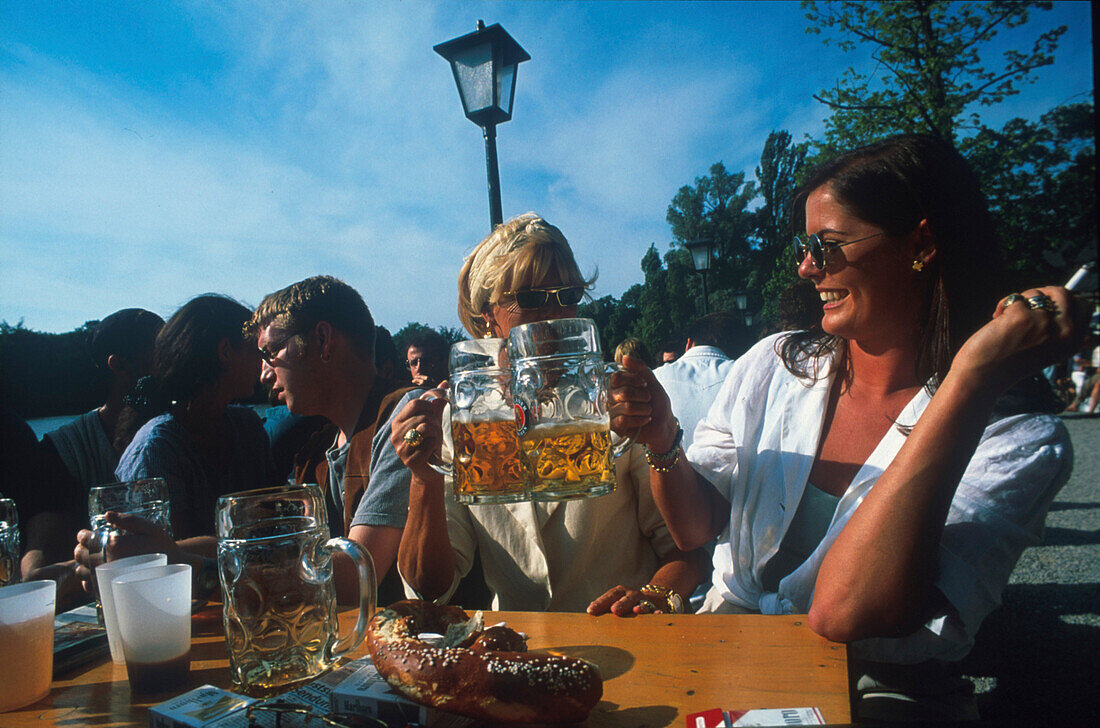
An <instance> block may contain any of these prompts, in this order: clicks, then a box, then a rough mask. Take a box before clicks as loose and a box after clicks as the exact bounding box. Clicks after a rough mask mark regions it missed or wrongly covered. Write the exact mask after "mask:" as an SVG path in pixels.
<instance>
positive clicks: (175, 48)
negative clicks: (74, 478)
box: [0, 0, 1093, 332]
mask: <svg viewBox="0 0 1100 728" xmlns="http://www.w3.org/2000/svg"><path fill="white" fill-rule="evenodd" d="M479 18H483V19H484V20H485V22H486V24H492V23H500V24H502V25H503V26H504V27H505V29H507V30H508V32H509V33H510V34H511V35H512V36H513V37H514V38H515V39H516V40H517V41H518V42H519V43H520V44H521V45H522V46H523V47H524V48H525V49H526V50H527V52H528V53H530V55H531V57H532V60H531V61H530V62H528V63H525V64H523V65H521V66H520V69H519V74H518V84H517V89H516V101H515V112H514V115H513V118H512V121H510V122H508V123H507V124H504V125H501V126H500V127H498V150H499V157H500V176H501V188H502V197H503V208H504V215H505V217H510V216H512V215H515V214H519V213H521V212H526V211H529V210H534V211H537V212H540V213H541V214H543V215H544V216H545V217H546V218H547V219H549V220H550V221H551V222H553V223H555V224H556V225H558V226H559V227H560V228H561V229H562V231H563V232H564V233H565V235H566V236H567V237H568V238H569V239H570V242H571V243H572V245H573V247H574V250H575V251H576V255H577V259H578V261H579V262H580V264H581V267H582V269H584V270H585V271H586V272H589V271H591V270H593V269H598V271H599V280H598V281H597V284H596V290H595V291H594V295H596V296H602V295H607V294H611V295H614V296H619V295H621V293H622V292H623V291H624V290H625V289H626V288H628V287H629V286H631V285H633V284H634V283H638V282H640V280H641V277H642V276H641V271H640V268H639V261H640V260H641V257H642V255H643V254H644V253H645V251H646V249H647V248H648V247H649V245H650V244H651V243H656V244H657V247H658V249H659V250H660V251H661V252H662V253H664V252H665V251H666V250H667V249H668V243H669V241H670V240H671V233H670V230H669V226H668V224H667V223H666V222H665V213H666V210H667V207H668V204H669V202H670V200H671V199H672V197H673V196H674V195H675V193H676V191H677V190H678V189H679V188H680V187H681V186H682V185H685V184H691V183H692V182H693V181H694V179H695V178H696V177H698V176H701V175H705V174H706V172H707V170H708V169H709V167H710V166H711V165H712V164H713V163H714V162H717V161H722V162H724V163H725V165H726V166H727V168H729V169H731V170H734V171H746V172H747V173H748V174H749V175H750V176H751V175H752V171H753V169H754V168H755V165H756V163H757V161H758V159H759V155H760V150H761V148H762V147H763V143H764V140H765V138H766V137H767V135H768V133H769V132H770V131H771V130H773V129H787V130H788V131H790V132H791V133H792V134H794V135H795V137H796V138H801V137H802V136H803V135H805V134H810V135H817V134H820V133H821V131H822V128H823V126H822V120H823V119H824V118H825V116H826V111H825V109H824V108H823V107H822V106H821V105H820V104H818V103H816V102H815V101H813V99H812V98H811V95H812V94H813V93H815V92H817V91H819V90H820V89H822V88H824V87H826V86H828V85H830V84H831V83H832V82H833V81H834V80H835V79H836V78H837V77H839V75H840V73H841V72H842V71H843V70H844V68H846V67H848V66H849V65H854V66H856V67H857V68H859V69H860V70H863V71H867V72H869V71H871V70H873V62H871V61H870V60H869V56H868V55H867V54H866V52H864V51H859V52H855V53H849V54H843V53H840V52H839V51H837V50H835V49H833V48H828V47H825V46H824V45H822V43H821V39H820V37H819V36H813V35H807V34H805V32H804V30H805V27H806V24H807V21H806V20H805V17H804V14H803V11H802V10H801V8H800V6H799V4H798V3H796V2H719V3H710V2H706V3H704V2H640V3H638V2H549V1H542V2H539V1H534V2H515V1H500V2H442V1H434V2H433V1H425V2H396V1H394V0H372V1H371V2H326V1H320V0H319V1H317V2H308V3H307V2H232V1H227V2H199V1H196V2H164V3H150V2H140V1H135V2H121V1H116V2H94V3H93V2H71V1H62V0H58V1H57V2H35V1H32V0H20V1H19V2H16V1H15V0H8V1H5V2H2V3H0V267H2V269H3V275H2V276H0V319H3V320H6V321H7V322H8V323H11V324H15V323H17V322H19V321H23V323H24V325H25V326H26V327H27V328H31V329H35V330H40V331H54V332H61V331H68V330H71V329H73V328H75V327H77V326H80V325H81V324H82V323H84V322H85V321H87V320H91V319H98V318H102V317H103V316H105V315H107V314H109V313H111V312H112V311H114V310H117V309H119V308H124V307H128V306H141V307H144V308H149V309H151V310H153V311H156V312H157V313H160V314H161V315H163V316H166V317H167V316H168V315H170V314H171V313H172V312H173V311H174V310H175V309H176V308H177V307H179V306H180V305H182V304H183V303H184V302H186V301H187V300H188V299H189V298H191V297H192V296H194V295H197V294H199V293H203V292H207V291H215V292H220V293H226V294H228V295H231V296H233V297H234V298H237V299H238V300H241V301H242V302H244V303H245V304H247V305H251V306H254V305H255V304H257V303H259V301H260V299H261V298H262V297H263V296H264V295H265V294H266V293H269V292H271V291H273V290H276V289H278V288H281V287H283V286H285V285H287V284H289V283H292V282H294V281H296V280H299V279H301V278H304V277H306V276H309V275H314V274H319V273H327V274H333V275H336V276H339V277H341V278H343V279H344V280H346V281H348V282H349V283H350V284H352V285H353V286H355V287H356V288H357V289H358V290H359V291H360V293H362V294H363V297H364V299H365V300H366V301H367V304H368V305H369V306H370V308H371V311H372V312H373V313H374V315H375V318H376V320H377V321H378V322H379V323H381V324H384V325H386V326H387V327H389V328H390V330H391V331H396V330H397V329H400V328H401V327H402V326H404V325H405V324H406V323H407V322H409V321H421V322H424V323H427V324H429V325H432V326H439V325H447V326H458V319H457V316H456V315H455V304H456V298H457V296H456V293H455V281H456V278H457V275H458V270H459V268H460V266H461V264H462V258H463V256H464V255H466V254H467V253H468V252H469V251H470V250H471V249H472V247H473V246H474V245H476V244H477V242H478V241H479V240H480V239H481V238H482V237H484V235H485V234H487V232H488V226H489V221H488V202H487V193H486V182H485V158H484V144H483V142H482V139H481V132H480V130H479V129H478V128H477V127H476V126H475V125H474V124H472V123H470V122H469V121H467V120H466V119H465V117H464V116H463V115H462V111H461V106H460V103H459V99H458V93H457V91H456V89H455V86H454V82H453V80H452V78H451V74H450V71H449V69H448V68H447V64H446V63H445V62H444V61H443V59H442V58H440V57H439V56H437V55H436V54H435V53H434V52H433V51H432V46H433V45H435V44H437V43H440V42H442V41H445V40H448V39H450V38H453V37H456V36H459V35H462V34H465V33H467V32H470V31H472V30H473V29H474V25H475V23H476V21H477V19H479ZM1059 24H1067V25H1069V26H1070V31H1069V32H1068V33H1067V34H1066V36H1064V38H1063V41H1062V44H1061V46H1060V48H1059V50H1058V54H1057V62H1056V63H1055V64H1054V65H1053V66H1051V67H1048V68H1046V69H1042V70H1041V71H1040V72H1039V73H1038V74H1037V78H1038V82H1037V83H1035V84H1033V85H1030V86H1027V87H1025V89H1024V92H1023V93H1022V94H1020V95H1019V96H1017V97H1014V98H1012V99H1011V100H1010V101H1008V102H1007V103H1005V104H1002V105H1000V106H999V107H996V108H994V109H988V110H983V115H984V118H985V119H986V121H987V123H989V124H990V125H994V126H996V125H999V124H1000V123H1002V122H1003V121H1004V120H1006V119H1008V118H1011V117H1013V116H1023V117H1025V118H1032V119H1034V118H1037V117H1038V116H1039V115H1040V114H1041V113H1042V112H1044V111H1046V110H1047V109H1049V108H1051V107H1052V106H1055V105H1057V104H1059V103H1062V102H1064V101H1067V100H1071V99H1074V100H1085V99H1087V98H1089V96H1088V95H1087V94H1088V93H1090V92H1091V91H1092V88H1093V78H1092V56H1091V53H1092V51H1091V35H1092V32H1091V31H1092V28H1091V19H1090V12H1089V4H1088V3H1087V2H1056V3H1055V9H1054V10H1053V11H1051V12H1047V13H1044V12H1039V13H1035V14H1033V21H1032V27H1031V28H1024V29H1018V30H1016V31H1011V32H1006V33H1004V34H1002V35H1001V36H999V38H998V41H999V42H1001V41H1003V42H1005V43H1008V44H1010V43H1012V42H1013V39H1014V38H1027V39H1028V44H1030V39H1031V38H1033V37H1034V36H1035V35H1036V34H1037V33H1038V32H1039V31H1040V30H1044V29H1047V28H1049V27H1053V26H1055V25H1059Z"/></svg>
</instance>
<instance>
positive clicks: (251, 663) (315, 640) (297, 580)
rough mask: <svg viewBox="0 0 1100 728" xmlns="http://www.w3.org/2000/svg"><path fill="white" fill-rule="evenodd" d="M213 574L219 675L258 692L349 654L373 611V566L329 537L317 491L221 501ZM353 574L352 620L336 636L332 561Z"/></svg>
mask: <svg viewBox="0 0 1100 728" xmlns="http://www.w3.org/2000/svg"><path fill="white" fill-rule="evenodd" d="M216 521H217V528H218V570H219V572H220V576H221V585H222V596H223V602H224V605H225V607H224V617H225V636H226V643H227V646H228V648H229V672H230V677H231V679H232V681H233V683H234V685H235V686H236V689H238V690H240V691H242V692H246V693H248V694H251V695H268V694H271V693H275V692H279V691H282V690H286V689H288V688H290V687H292V686H294V685H295V684H297V683H301V682H304V681H307V680H310V679H312V678H314V677H316V676H317V675H319V674H321V673H322V672H324V671H326V670H328V669H329V668H330V667H332V666H333V665H334V664H335V662H336V659H337V658H338V657H340V656H341V655H343V654H344V653H346V652H348V651H349V650H352V649H354V648H355V647H356V646H357V645H358V644H359V643H360V642H361V641H362V640H363V636H364V634H365V632H366V626H367V622H368V621H369V620H370V618H371V616H372V614H373V611H374V598H375V597H374V593H375V579H374V565H373V563H372V562H371V560H370V554H369V553H367V552H366V551H365V550H364V549H363V548H362V547H360V546H359V545H358V544H356V543H354V542H352V541H348V540H347V539H343V538H329V530H328V521H327V517H326V514H325V504H324V499H323V496H322V495H321V490H320V488H319V487H318V486H316V485H305V486H283V487H279V488H265V489H261V490H257V491H246V492H242V493H234V494H231V495H228V496H223V497H222V498H220V499H219V500H218V506H217V509H216ZM334 551H342V552H344V553H345V554H346V555H348V556H349V557H351V558H352V559H353V560H354V561H355V562H356V566H357V568H358V571H359V585H360V605H359V607H360V609H359V621H358V623H357V624H356V628H355V631H354V633H353V634H351V635H350V636H347V637H345V638H344V639H342V640H341V639H338V626H339V623H338V620H337V615H336V592H335V586H334V584H333V568H332V557H333V552H334Z"/></svg>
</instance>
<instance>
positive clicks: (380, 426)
mask: <svg viewBox="0 0 1100 728" xmlns="http://www.w3.org/2000/svg"><path fill="white" fill-rule="evenodd" d="M248 329H249V330H250V331H251V332H255V333H256V335H257V345H258V346H259V349H260V356H261V358H262V359H263V361H264V363H263V371H262V375H261V379H262V380H264V381H265V382H267V383H269V384H270V385H271V389H272V396H273V397H277V398H280V399H282V400H283V401H285V402H286V405H287V407H288V408H289V409H290V411H291V412H292V413H293V414H297V415H321V416H323V417H324V418H325V419H327V420H328V421H329V422H330V423H331V424H330V425H329V426H327V427H325V428H324V429H322V430H320V431H319V432H317V433H316V434H314V435H313V437H311V438H310V440H309V442H308V443H307V444H306V446H305V447H304V448H303V449H302V450H301V451H300V452H299V453H298V456H297V457H296V458H295V473H294V478H295V480H296V482H299V483H318V484H319V485H320V486H321V488H322V490H324V491H325V494H326V501H327V503H328V506H329V524H330V528H332V529H333V531H334V532H342V533H343V534H345V535H346V536H347V537H348V538H349V539H351V540H352V541H355V542H356V543H358V544H359V545H361V546H363V547H364V548H366V549H367V551H369V552H370V555H371V558H372V559H373V561H374V565H375V569H376V570H377V575H378V579H379V602H380V603H383V604H385V603H387V602H388V601H392V600H394V599H398V598H400V596H401V593H402V589H401V586H400V582H399V580H397V577H396V574H395V573H394V574H392V575H391V577H390V578H389V579H386V578H385V577H386V575H387V574H388V573H390V572H391V568H390V567H391V566H392V564H393V562H394V559H395V557H396V555H397V546H398V544H399V543H400V540H401V533H402V530H403V529H404V527H405V519H406V516H407V514H408V494H409V481H410V473H409V471H408V469H407V468H406V467H405V465H404V464H403V463H402V462H401V460H400V459H399V458H398V457H397V454H396V452H395V451H394V448H393V445H391V444H390V438H389V435H390V418H391V416H392V415H393V413H394V412H395V411H397V410H398V409H400V407H401V406H402V405H403V404H404V403H405V402H407V401H408V400H410V399H413V398H415V397H416V396H418V395H419V394H420V393H422V391H423V390H420V389H413V388H409V387H396V386H395V385H394V384H393V383H392V382H390V381H386V380H383V379H380V378H379V377H378V376H377V370H376V368H375V364H374V346H375V326H374V321H373V319H372V317H371V314H370V310H369V309H368V308H367V306H366V304H365V303H363V299H362V298H361V297H360V296H359V294H358V293H357V292H356V291H355V289H353V288H352V287H351V286H349V285H347V284H346V283H344V282H343V281H340V280H337V279H336V278H332V277H330V276H317V277H314V278H307V279H306V280H303V281H299V282H298V283H295V284H293V285H291V286H288V287H287V288H284V289H282V290H281V291H276V292H275V293H272V294H270V295H268V296H267V297H266V298H264V300H263V302H261V303H260V305H259V307H258V308H257V309H256V312H255V313H254V314H253V316H252V320H251V321H250V322H249V324H248ZM338 524H339V525H338ZM341 526H342V530H341ZM336 570H337V573H336V584H337V595H338V597H339V598H340V601H342V602H345V601H347V602H353V601H356V600H357V599H358V592H357V590H356V579H355V576H354V566H353V565H352V563H351V561H350V560H349V559H339V560H338V561H337V562H336Z"/></svg>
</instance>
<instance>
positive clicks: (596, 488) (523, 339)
mask: <svg viewBox="0 0 1100 728" xmlns="http://www.w3.org/2000/svg"><path fill="white" fill-rule="evenodd" d="M508 356H509V359H510V361H511V363H512V398H513V400H514V401H515V416H516V434H517V435H518V437H519V449H520V455H521V457H523V458H524V460H525V465H526V466H527V467H528V468H529V469H530V472H531V480H532V482H531V485H530V491H531V498H532V499H533V500H539V501H552V500H564V499H568V498H583V497H595V496H600V495H605V494H607V493H610V492H612V491H613V490H615V468H614V465H613V461H614V458H616V457H618V456H620V455H622V454H623V453H624V452H626V450H627V448H629V447H630V446H631V445H632V444H633V439H630V440H622V441H620V442H619V443H618V444H617V445H616V446H615V447H612V445H611V417H610V415H609V414H608V411H607V404H608V402H607V397H608V377H609V375H610V373H611V372H612V371H613V370H614V366H615V365H613V364H606V363H605V362H604V360H603V355H602V353H601V351H600V338H599V335H598V334H597V332H596V325H595V324H594V323H593V322H592V321H591V320H590V319H584V318H572V319H557V320H554V321H536V322H534V323H530V324H524V325H522V326H516V327H514V328H513V329H512V331H511V333H510V334H509V335H508Z"/></svg>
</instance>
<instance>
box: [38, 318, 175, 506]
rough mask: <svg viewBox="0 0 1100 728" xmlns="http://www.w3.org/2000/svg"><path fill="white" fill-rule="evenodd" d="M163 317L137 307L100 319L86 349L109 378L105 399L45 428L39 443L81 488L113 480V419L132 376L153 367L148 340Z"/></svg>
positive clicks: (115, 453) (133, 379) (115, 451)
mask: <svg viewBox="0 0 1100 728" xmlns="http://www.w3.org/2000/svg"><path fill="white" fill-rule="evenodd" d="M163 325H164V320H163V319H162V318H161V317H160V316H157V315H156V314H155V313H153V312H152V311H146V310H145V309H142V308H124V309H122V310H121V311H116V312H115V313H112V314H111V315H110V316H107V317H106V318H104V319H103V320H102V321H100V322H99V323H98V324H97V325H96V327H95V329H94V330H93V331H92V333H91V336H90V337H89V341H88V348H89V351H90V353H91V357H92V361H93V362H94V363H95V367H96V369H97V370H98V371H99V372H103V373H105V374H106V375H107V377H109V381H108V385H107V399H106V401H105V402H104V403H103V404H102V405H100V406H99V407H97V408H95V409H93V410H91V411H90V412H86V413H85V414H83V415H81V416H80V417H78V418H76V419H75V420H73V421H72V422H70V423H69V424H67V425H64V426H63V427H60V428H58V429H56V430H54V431H52V432H47V433H46V436H45V438H44V439H45V445H46V447H47V448H53V449H54V450H56V451H57V454H58V456H59V457H60V458H61V461H62V462H63V463H65V467H66V468H68V470H69V472H70V473H71V474H72V476H73V478H75V479H76V480H77V481H78V482H79V483H80V484H81V485H82V486H84V488H85V489H87V488H90V487H92V486H96V485H103V484H104V483H112V482H114V481H115V468H116V467H117V466H118V458H119V455H120V454H121V453H122V448H120V447H118V446H117V444H116V429H117V426H118V418H119V415H120V414H121V413H122V410H123V408H124V407H125V403H124V402H123V398H124V397H125V396H126V395H128V394H130V392H131V391H132V390H133V388H134V386H135V385H136V384H137V382H138V380H139V379H141V378H142V377H144V376H146V375H148V374H149V373H150V371H151V370H152V367H153V342H154V341H155V340H156V337H157V333H158V332H159V331H160V328H161V327H162V326H163Z"/></svg>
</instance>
